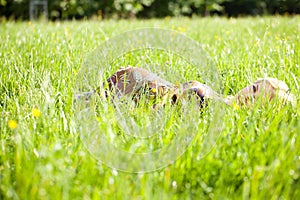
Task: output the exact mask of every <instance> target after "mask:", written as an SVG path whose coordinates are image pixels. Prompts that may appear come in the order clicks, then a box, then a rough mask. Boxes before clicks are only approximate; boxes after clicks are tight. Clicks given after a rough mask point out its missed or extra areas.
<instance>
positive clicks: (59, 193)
mask: <svg viewBox="0 0 300 200" xmlns="http://www.w3.org/2000/svg"><path fill="white" fill-rule="evenodd" d="M142 27H158V28H164V29H172V30H176V31H178V32H180V33H182V34H185V35H187V36H189V37H190V38H192V39H194V40H196V41H197V42H199V43H200V45H201V47H202V48H203V49H204V50H205V51H206V52H207V54H208V56H209V57H210V58H211V60H212V61H213V62H214V63H215V64H214V65H215V66H216V67H217V69H218V72H216V73H218V74H219V75H220V77H221V79H222V87H221V91H220V92H221V93H222V94H223V95H230V94H235V93H236V92H237V91H239V90H240V89H242V88H243V87H245V86H246V85H248V84H250V83H251V82H252V81H254V80H256V79H257V78H259V77H265V76H271V77H276V78H278V79H280V80H283V81H285V82H286V83H287V85H288V86H289V87H290V88H291V91H292V93H294V94H295V96H296V98H297V99H299V91H300V86H299V84H300V78H299V77H300V65H299V63H300V55H299V54H300V52H299V50H300V42H299V41H300V34H299V32H300V17H299V16H296V17H265V18H242V19H226V18H195V19H187V18H179V19H172V18H166V19H162V20H133V21H125V20H121V21H86V22H84V21H83V22H55V23H51V22H50V23H47V24H45V23H42V22H36V23H35V22H5V23H2V24H1V25H0V30H1V31H0V38H1V42H0V46H1V50H0V61H1V65H0V67H1V73H0V81H1V82H0V115H1V116H0V117H1V118H0V119H1V121H0V199H299V198H300V138H299V133H300V120H299V115H300V108H299V106H298V107H295V108H293V107H292V106H290V105H280V104H278V103H276V102H275V103H273V102H270V104H268V105H267V106H261V105H254V106H253V107H251V108H249V109H245V108H241V109H235V108H232V107H227V108H226V110H225V113H224V116H223V117H222V123H223V124H224V125H225V128H224V129H223V131H222V132H221V133H220V137H219V138H218V140H217V141H216V144H215V146H214V148H213V149H212V150H211V151H210V152H209V153H208V154H207V155H203V154H201V151H202V150H203V149H202V144H203V143H205V140H201V134H203V129H205V128H203V129H202V125H201V124H200V125H198V127H195V129H194V131H195V132H196V134H197V137H196V139H195V140H194V141H193V142H192V145H191V146H190V147H189V148H188V150H187V151H186V152H185V153H184V154H183V155H182V156H181V157H180V158H179V159H178V160H177V161H176V162H174V164H172V165H169V166H167V167H166V168H163V169H159V170H156V171H154V172H152V173H138V174H136V173H126V172H120V171H117V170H116V169H111V168H109V167H107V166H106V165H105V164H102V163H101V162H100V161H99V160H97V159H95V157H94V156H92V155H91V154H90V153H89V151H88V150H87V149H86V147H85V146H84V144H83V142H82V140H81V139H80V136H79V134H78V131H77V128H76V123H75V122H74V118H75V117H74V116H75V115H76V113H75V111H74V109H73V106H72V105H73V94H74V92H73V91H74V88H75V87H76V84H77V75H78V73H80V68H81V66H82V63H83V61H84V59H85V57H86V56H87V55H88V53H90V52H92V51H93V50H94V49H96V48H97V47H98V46H99V45H100V44H101V43H103V42H104V41H105V40H106V39H109V38H112V37H114V36H116V35H118V34H120V33H123V32H125V31H128V30H134V29H137V28H142ZM140 58H141V59H140ZM142 58H145V61H144V60H143V59H142ZM143 62H146V63H148V64H150V65H151V64H153V63H154V64H157V63H159V64H160V65H163V64H164V63H166V62H168V65H169V68H170V69H171V70H172V69H173V70H175V71H176V70H183V71H184V70H185V72H184V73H183V75H182V77H181V78H182V79H185V80H190V79H198V80H200V79H202V77H197V76H196V74H195V73H193V72H195V71H196V72H197V67H196V66H190V65H189V64H188V63H187V64H186V62H184V61H182V60H180V58H177V57H176V56H172V55H170V54H163V53H160V52H158V51H151V50H150V51H141V52H133V53H132V54H131V55H127V56H126V55H125V56H123V57H121V58H119V59H117V61H115V65H114V64H113V66H112V68H111V70H110V71H109V70H108V71H107V74H110V73H111V72H113V71H114V70H115V69H117V68H118V67H119V66H120V65H127V64H130V65H136V66H141V65H143ZM185 65H188V66H189V67H188V68H185V67H184V66H185ZM100 112H101V111H100ZM137 114H138V117H139V115H140V117H141V119H143V118H142V116H143V111H138V112H137ZM204 114H205V113H204ZM207 114H209V113H207ZM108 119H109V117H108ZM171 123H172V121H171ZM105 126H106V125H105V123H102V124H101V127H102V128H103V129H104V130H105V128H106V127H105ZM203 127H205V125H203ZM170 131H172V130H170ZM166 132H168V130H166ZM181 134H185V133H184V132H182V133H181ZM199 135H200V136H199ZM118 137H122V136H119V135H115V136H114V138H117V139H115V141H116V144H118V145H121V146H122V145H123V146H125V147H124V148H126V144H124V143H122V141H123V142H124V141H127V140H125V139H118ZM207 137H209V135H208V136H207ZM166 141H167V143H171V142H172V137H171V138H167V140H166ZM112 142H114V141H112ZM199 155H203V156H199Z"/></svg>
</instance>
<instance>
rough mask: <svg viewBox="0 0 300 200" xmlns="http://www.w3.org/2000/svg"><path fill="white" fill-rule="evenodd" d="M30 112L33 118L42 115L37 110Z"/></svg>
mask: <svg viewBox="0 0 300 200" xmlns="http://www.w3.org/2000/svg"><path fill="white" fill-rule="evenodd" d="M31 112H32V115H33V116H34V117H39V116H41V114H42V113H41V111H39V109H37V108H34V109H32V111H31Z"/></svg>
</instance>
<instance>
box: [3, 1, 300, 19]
mask: <svg viewBox="0 0 300 200" xmlns="http://www.w3.org/2000/svg"><path fill="white" fill-rule="evenodd" d="M30 1H34V0H0V16H1V18H2V19H18V20H27V19H29V4H30ZM35 1H38V0H35ZM47 2H48V8H47V10H48V13H49V14H48V16H49V19H50V20H60V19H63V20H65V19H84V18H96V19H103V18H153V17H166V16H194V15H197V16H212V15H222V16H228V17H232V16H233V17H237V16H245V15H274V14H276V15H277V14H280V15H290V14H299V13H300V1H299V0H275V1H274V0H137V1H135V0H51V1H47Z"/></svg>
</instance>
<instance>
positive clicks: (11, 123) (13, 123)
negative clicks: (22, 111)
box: [8, 120, 18, 129]
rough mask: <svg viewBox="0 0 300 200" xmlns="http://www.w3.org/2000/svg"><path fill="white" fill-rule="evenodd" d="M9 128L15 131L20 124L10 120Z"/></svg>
mask: <svg viewBox="0 0 300 200" xmlns="http://www.w3.org/2000/svg"><path fill="white" fill-rule="evenodd" d="M8 126H9V128H11V129H15V128H17V126H18V123H17V122H16V121H15V120H8Z"/></svg>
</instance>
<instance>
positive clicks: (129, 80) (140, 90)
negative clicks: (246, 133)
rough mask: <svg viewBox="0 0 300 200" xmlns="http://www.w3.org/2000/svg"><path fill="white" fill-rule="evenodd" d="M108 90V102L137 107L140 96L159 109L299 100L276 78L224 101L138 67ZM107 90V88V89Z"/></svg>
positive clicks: (122, 73)
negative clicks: (129, 101) (191, 104)
mask: <svg viewBox="0 0 300 200" xmlns="http://www.w3.org/2000/svg"><path fill="white" fill-rule="evenodd" d="M104 85H107V86H108V90H105V91H104V94H105V96H106V98H111V99H112V100H114V99H116V98H121V97H123V96H130V97H132V99H133V100H134V102H135V103H136V104H137V103H138V102H139V100H140V98H141V96H145V97H146V98H147V99H149V100H154V101H155V103H154V104H153V107H154V108H159V107H162V106H163V105H165V104H166V103H171V104H175V103H177V102H178V101H180V102H182V103H186V102H188V101H189V100H191V98H195V99H196V100H197V103H198V105H199V106H200V107H202V106H203V105H206V104H207V102H208V101H209V100H220V101H222V102H224V103H226V104H228V105H232V104H235V105H238V106H246V107H248V106H249V105H250V104H251V103H254V102H256V101H258V100H259V99H261V100H265V103H267V102H269V101H271V100H274V99H278V100H280V101H281V102H282V103H291V104H292V105H293V106H295V104H296V100H295V97H294V95H293V94H291V93H290V89H289V88H288V86H287V85H286V83H284V82H283V81H280V80H278V79H276V78H270V77H267V78H260V79H258V80H256V81H255V82H254V83H253V84H251V85H248V86H247V87H245V88H243V89H242V90H241V91H239V92H238V93H237V94H236V95H234V96H229V97H222V96H221V95H220V94H218V93H217V92H215V91H214V90H213V89H211V88H210V87H209V86H207V85H205V84H202V83H200V82H198V81H189V82H186V83H184V84H181V85H175V84H173V83H171V82H169V81H166V80H164V79H162V78H160V77H159V76H157V75H156V74H154V73H152V72H150V71H147V70H145V69H143V68H138V67H127V68H121V69H119V70H118V71H116V72H115V73H114V74H113V75H111V76H110V77H109V78H108V79H107V83H106V84H104ZM104 87H105V86H104ZM101 89H102V87H99V88H98V89H96V90H95V91H93V92H87V93H83V94H81V95H75V99H78V98H85V99H89V98H90V96H91V95H92V94H93V93H95V92H97V93H101V91H103V90H101Z"/></svg>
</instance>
